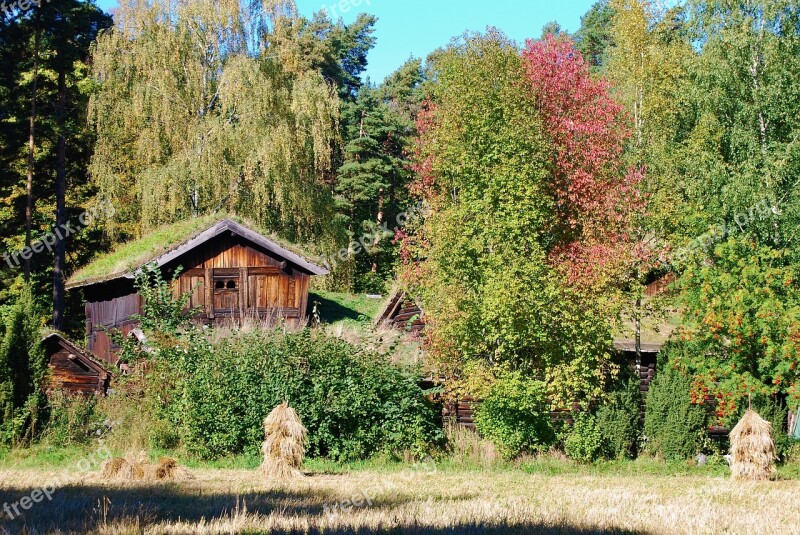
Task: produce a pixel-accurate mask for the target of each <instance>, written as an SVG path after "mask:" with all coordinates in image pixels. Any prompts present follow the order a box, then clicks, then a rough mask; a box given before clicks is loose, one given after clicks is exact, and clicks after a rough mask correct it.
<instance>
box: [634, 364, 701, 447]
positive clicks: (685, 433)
mask: <svg viewBox="0 0 800 535" xmlns="http://www.w3.org/2000/svg"><path fill="white" fill-rule="evenodd" d="M691 387H692V384H691V380H690V379H689V378H688V377H686V376H685V375H683V374H682V373H681V372H680V371H678V370H675V369H673V368H671V367H669V366H667V367H665V369H663V370H662V371H660V372H659V373H658V374H657V375H656V377H655V379H653V382H652V383H650V390H649V393H648V396H647V412H646V415H645V421H644V434H645V436H646V437H647V450H648V452H650V453H651V454H653V455H662V456H663V457H664V458H665V459H667V460H683V459H689V458H691V457H694V456H695V455H696V454H697V453H699V451H700V449H701V445H702V444H703V440H704V435H705V422H706V411H705V409H704V407H702V406H700V405H695V404H693V403H692V398H691Z"/></svg>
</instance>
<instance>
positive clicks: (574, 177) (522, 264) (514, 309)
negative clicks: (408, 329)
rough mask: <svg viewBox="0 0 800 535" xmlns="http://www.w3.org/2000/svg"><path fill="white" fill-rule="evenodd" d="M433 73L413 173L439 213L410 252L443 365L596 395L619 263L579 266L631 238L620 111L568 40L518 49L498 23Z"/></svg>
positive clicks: (439, 61)
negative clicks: (479, 368) (497, 370)
mask: <svg viewBox="0 0 800 535" xmlns="http://www.w3.org/2000/svg"><path fill="white" fill-rule="evenodd" d="M433 70H434V74H435V76H434V79H435V83H434V84H433V85H432V97H431V101H430V102H429V104H428V107H427V110H426V111H424V112H423V113H422V114H421V117H420V121H419V128H420V140H419V144H418V149H417V172H418V179H417V183H416V184H415V191H416V192H417V194H418V195H420V196H421V197H423V198H424V199H425V200H426V201H427V202H428V203H429V205H430V207H431V212H430V214H428V215H427V216H426V217H425V219H424V220H423V221H422V222H421V223H420V224H419V227H418V228H417V229H415V232H413V233H411V234H410V235H409V236H408V237H407V239H406V249H405V250H404V255H405V256H404V258H405V261H406V262H407V270H406V277H407V280H409V281H410V283H411V284H413V285H414V287H415V288H416V291H417V292H418V293H419V294H420V295H421V296H422V300H423V303H424V306H425V310H426V315H427V320H428V324H429V342H430V344H431V349H432V351H433V353H434V355H435V356H436V357H437V361H438V363H439V364H440V365H441V366H442V368H443V369H444V370H446V371H448V372H450V373H454V374H456V375H458V374H460V373H461V372H462V371H463V370H464V369H466V368H468V367H469V363H470V362H474V361H479V362H488V363H490V364H491V365H503V366H511V367H514V368H517V369H519V370H524V371H525V372H526V373H527V374H529V375H530V376H533V377H542V378H546V382H547V384H548V388H549V391H550V392H549V393H550V395H551V397H552V399H553V401H554V402H556V403H567V402H569V401H574V400H576V399H584V400H585V399H591V398H594V397H597V396H600V395H601V394H602V391H603V386H604V381H605V379H606V378H607V374H609V373H610V372H612V368H613V367H612V366H611V365H610V362H609V360H608V359H609V353H608V348H609V342H610V325H609V317H610V315H611V314H613V312H611V311H610V310H609V308H607V305H608V301H607V300H605V299H604V298H603V295H604V293H603V291H604V290H605V289H606V288H608V287H609V286H608V285H605V284H601V280H602V281H604V282H607V281H608V280H610V279H607V278H604V277H601V276H600V274H601V272H602V273H610V272H612V271H613V269H611V262H610V261H609V262H608V263H605V262H601V265H604V266H605V267H606V268H608V269H600V270H586V269H584V268H585V267H586V265H587V263H597V262H598V261H599V260H600V259H601V258H603V257H605V256H606V254H605V252H606V251H608V250H609V249H606V248H607V247H611V248H614V247H615V246H616V245H617V244H622V243H623V241H624V240H622V237H623V236H622V230H623V229H624V226H625V225H624V220H625V218H626V217H627V214H628V210H629V207H627V206H625V205H624V203H623V202H622V200H623V198H624V197H626V196H629V195H630V194H634V195H635V189H636V181H637V177H636V174H635V173H633V174H631V173H628V172H627V169H626V167H625V166H624V164H623V163H624V162H622V160H621V156H622V146H623V142H624V139H625V137H626V136H627V135H628V134H627V130H626V127H625V123H624V118H623V117H622V116H621V114H620V111H621V110H620V108H619V106H618V105H617V104H615V103H614V102H613V101H612V100H611V99H610V98H609V96H608V92H607V88H606V86H605V85H604V84H603V83H602V82H595V81H593V80H592V79H591V77H590V75H589V70H588V66H586V64H585V63H584V62H583V59H582V57H581V55H580V53H579V52H577V51H576V50H575V49H574V46H573V44H572V43H571V42H570V41H569V40H568V39H566V38H565V37H563V36H562V37H556V36H553V35H550V36H548V37H546V38H545V39H544V40H542V41H538V42H529V44H528V46H527V48H526V50H525V52H524V53H523V54H522V55H520V53H519V51H518V50H517V49H516V47H515V46H514V45H513V44H512V43H510V42H509V41H508V40H507V39H506V38H505V37H504V36H503V35H502V34H499V33H498V32H489V34H487V35H485V36H475V37H469V38H466V39H465V40H463V41H462V42H459V43H458V44H455V45H453V46H451V47H450V48H449V49H447V50H446V51H445V52H444V53H442V54H440V55H439V56H438V57H437V58H436V63H435V66H434V69H433ZM608 138H610V139H608ZM634 204H635V203H634ZM620 250H621V249H620ZM593 252H596V256H593V254H592V253H593ZM578 279H580V280H584V281H587V282H589V283H590V284H588V288H589V289H587V287H586V286H584V285H581V284H576V283H575V282H576V281H577V280H578Z"/></svg>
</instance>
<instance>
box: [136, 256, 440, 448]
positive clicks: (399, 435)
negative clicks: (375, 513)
mask: <svg viewBox="0 0 800 535" xmlns="http://www.w3.org/2000/svg"><path fill="white" fill-rule="evenodd" d="M138 284H139V286H149V287H150V289H147V290H145V291H143V292H142V296H143V298H144V299H145V301H152V302H146V303H145V306H144V307H143V310H144V311H145V315H148V314H162V312H163V311H164V309H165V307H166V310H167V311H169V310H173V311H179V310H180V307H179V306H176V305H175V303H177V302H179V301H180V300H181V298H180V297H174V296H173V294H172V293H171V291H170V290H169V283H168V282H167V281H165V280H163V279H162V278H160V277H153V276H152V275H151V274H150V272H147V271H145V272H143V273H142V274H141V275H140V276H139V279H138ZM170 301H171V302H172V305H169V304H168V303H169V302H170ZM164 319H165V318H164V317H161V318H152V317H151V318H149V319H146V320H145V321H144V322H143V325H154V326H158V325H160V324H159V323H158V322H157V321H156V320H158V321H163V320H164ZM176 319H179V318H176ZM167 326H169V325H167ZM147 334H148V336H149V344H150V347H149V348H148V350H147V351H143V350H141V349H140V348H138V347H137V346H135V345H134V344H132V343H128V344H126V345H125V353H124V354H123V355H122V358H124V359H126V360H128V361H130V362H131V363H133V365H134V366H136V365H137V364H139V365H143V366H146V368H145V369H146V370H147V373H146V375H145V379H144V382H143V383H141V384H137V381H138V379H136V378H130V379H128V383H129V384H128V385H127V386H123V389H125V390H132V391H134V392H137V393H138V392H142V393H143V395H144V396H145V398H147V399H146V400H144V401H139V403H143V404H146V405H148V406H150V407H152V408H153V409H154V410H155V411H156V416H157V418H158V419H160V420H161V421H162V422H163V423H161V424H157V425H156V426H155V427H156V428H157V429H162V430H164V431H166V433H167V434H166V435H165V434H163V433H159V434H158V435H156V436H154V437H153V438H154V439H155V442H156V443H155V444H152V445H162V446H163V445H168V444H170V443H172V444H173V445H179V446H182V447H184V448H185V449H186V450H187V451H188V452H190V453H191V454H193V455H196V456H198V457H201V458H217V457H222V456H225V455H231V454H238V453H243V452H247V453H256V452H258V448H259V447H260V444H261V442H262V440H263V427H262V422H263V420H264V417H265V416H266V415H267V412H269V410H271V408H273V407H276V406H278V405H280V404H281V403H283V402H284V401H288V402H289V403H290V404H291V406H292V407H293V408H294V409H295V410H296V411H297V412H298V414H299V415H300V418H301V420H302V421H303V423H304V425H305V426H306V427H307V428H308V430H309V434H308V449H307V452H308V454H309V455H311V456H321V457H329V458H332V459H336V460H353V459H363V458H367V457H370V456H372V455H375V454H378V453H385V454H390V455H401V454H403V453H404V452H406V451H408V452H411V453H412V454H413V455H416V456H421V455H423V454H425V453H426V452H427V451H428V450H429V449H430V448H431V447H433V446H434V445H435V444H437V443H438V442H440V440H441V438H442V431H441V425H440V423H439V419H438V418H437V411H436V408H435V407H434V406H433V404H431V403H430V402H429V401H427V400H426V398H425V396H424V393H423V392H422V390H421V389H420V387H419V386H418V384H417V383H418V377H419V373H418V372H417V370H415V369H412V368H409V369H406V368H402V367H398V366H397V365H395V364H392V363H391V362H390V359H389V356H388V355H383V354H380V353H377V352H374V351H370V350H367V349H365V348H360V347H357V346H354V345H352V344H350V343H348V342H346V341H344V340H341V339H339V338H336V337H334V336H332V335H329V334H327V333H325V332H324V331H319V330H317V331H312V330H302V331H300V332H296V333H291V332H288V333H287V332H283V331H281V330H276V331H262V330H257V331H253V332H249V333H234V334H233V335H231V336H230V337H227V338H223V339H221V340H219V341H216V342H212V341H211V339H210V336H209V334H208V333H206V332H204V331H203V330H202V329H199V328H197V327H195V326H194V325H192V324H191V323H189V322H187V321H186V320H185V318H184V319H183V321H182V323H181V324H180V325H179V326H178V327H177V328H175V329H171V330H170V329H160V330H149V331H148V332H147ZM137 395H138V394H137ZM265 411H266V412H265ZM164 424H166V425H164Z"/></svg>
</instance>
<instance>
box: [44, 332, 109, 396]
mask: <svg viewBox="0 0 800 535" xmlns="http://www.w3.org/2000/svg"><path fill="white" fill-rule="evenodd" d="M42 345H43V346H44V350H45V355H46V357H47V365H48V368H49V369H50V388H51V389H57V390H61V391H63V392H65V393H68V394H85V395H89V394H100V395H105V394H106V393H107V392H108V387H109V385H110V384H111V378H112V374H111V373H110V372H109V371H108V370H106V368H105V367H104V366H103V365H102V364H101V363H100V362H98V361H96V360H94V359H93V358H91V357H89V356H87V355H86V354H85V353H84V351H83V350H82V349H80V348H79V347H78V346H76V345H75V344H73V343H72V342H70V341H69V340H67V339H66V338H64V337H63V336H61V335H60V334H58V333H53V334H50V335H48V336H46V337H45V338H44V339H43V340H42Z"/></svg>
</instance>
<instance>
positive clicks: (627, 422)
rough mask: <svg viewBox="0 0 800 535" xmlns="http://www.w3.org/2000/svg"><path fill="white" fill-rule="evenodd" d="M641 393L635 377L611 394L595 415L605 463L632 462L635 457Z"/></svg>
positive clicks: (640, 425)
mask: <svg viewBox="0 0 800 535" xmlns="http://www.w3.org/2000/svg"><path fill="white" fill-rule="evenodd" d="M641 414H642V391H641V382H640V380H639V379H638V378H636V377H631V378H630V379H629V380H627V381H624V382H623V383H622V386H621V388H619V389H617V390H615V391H613V392H611V394H610V396H609V398H608V400H607V401H606V403H605V404H603V405H602V406H601V407H600V408H599V409H598V411H597V417H596V420H597V427H598V429H599V431H600V434H601V436H602V456H603V457H604V458H606V459H626V458H628V459H632V458H634V457H635V456H636V449H637V446H638V442H639V436H640V435H641V432H642V416H641Z"/></svg>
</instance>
